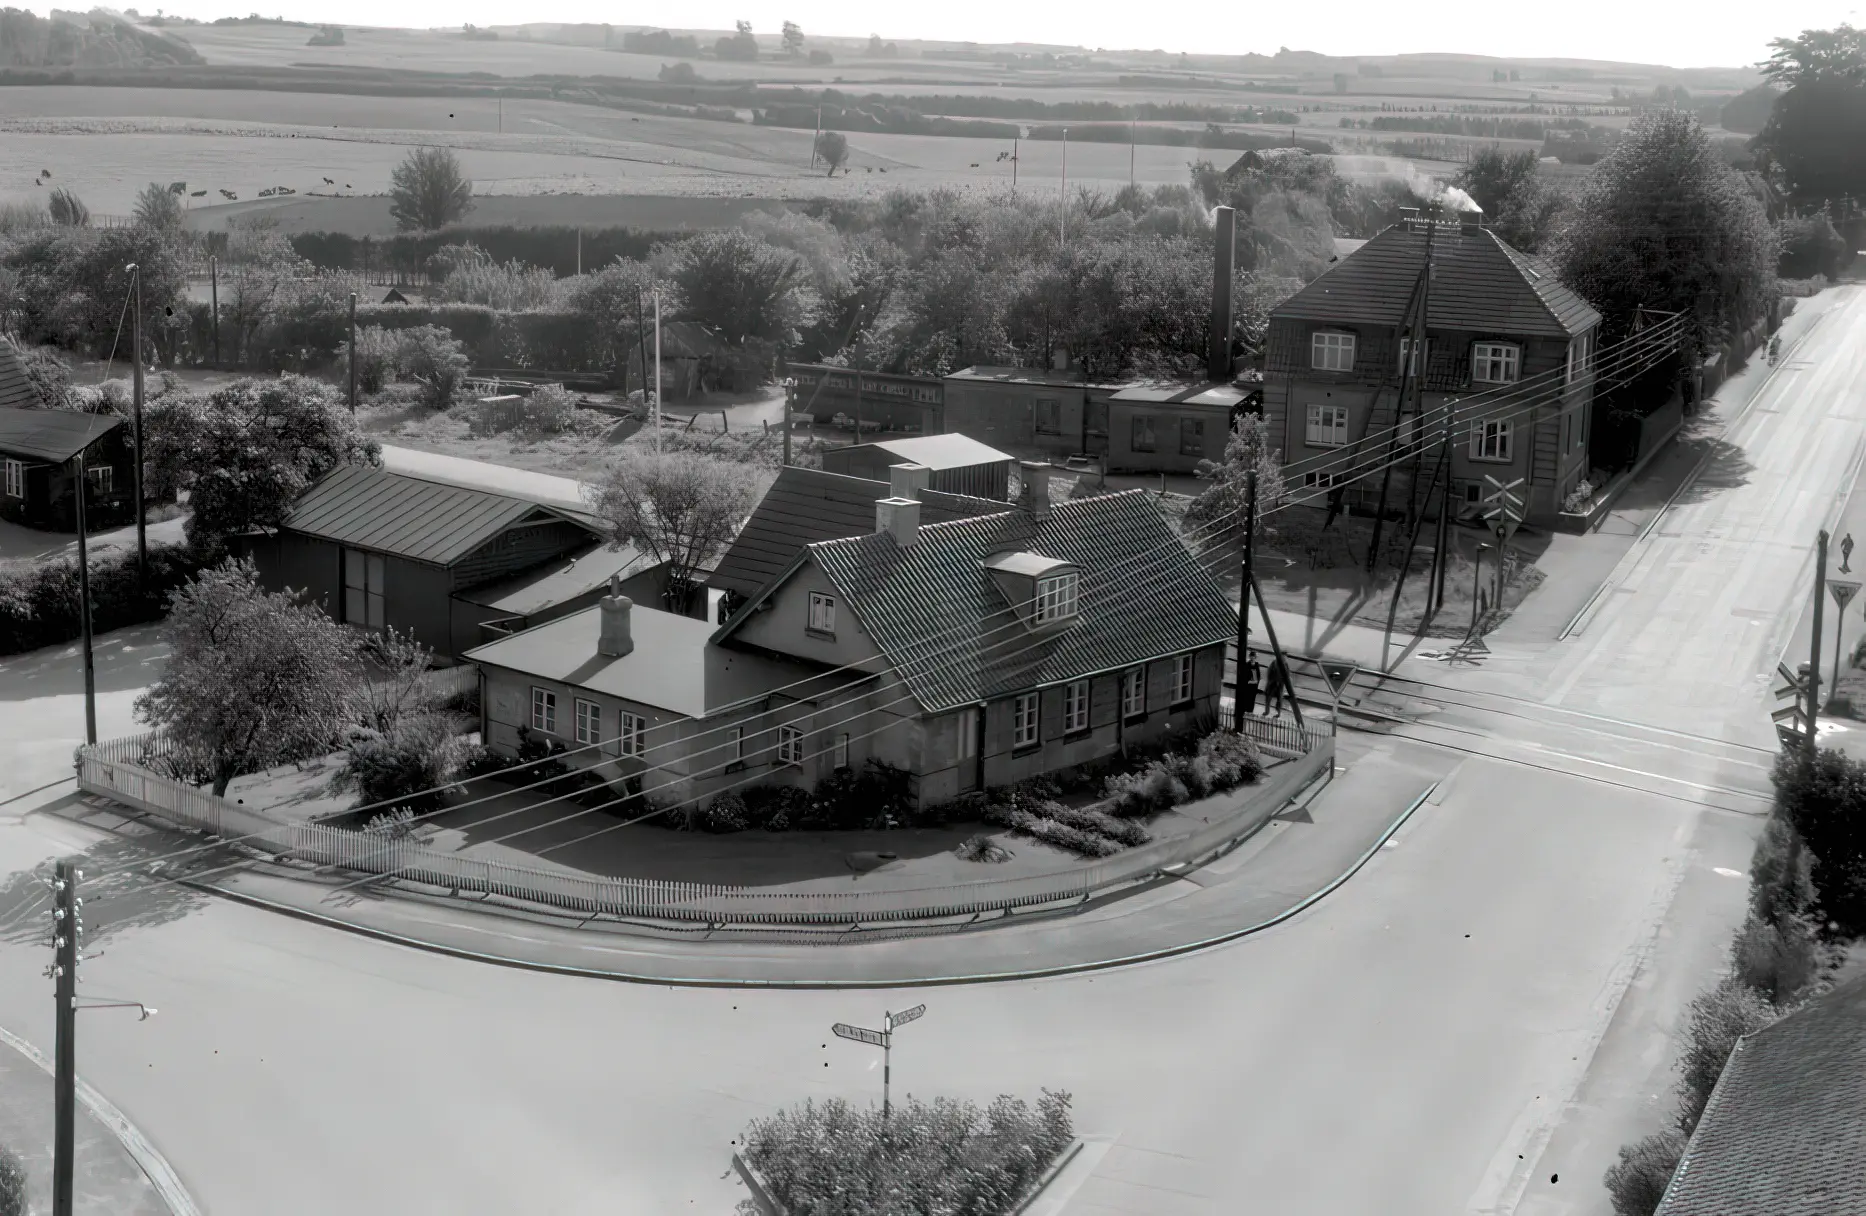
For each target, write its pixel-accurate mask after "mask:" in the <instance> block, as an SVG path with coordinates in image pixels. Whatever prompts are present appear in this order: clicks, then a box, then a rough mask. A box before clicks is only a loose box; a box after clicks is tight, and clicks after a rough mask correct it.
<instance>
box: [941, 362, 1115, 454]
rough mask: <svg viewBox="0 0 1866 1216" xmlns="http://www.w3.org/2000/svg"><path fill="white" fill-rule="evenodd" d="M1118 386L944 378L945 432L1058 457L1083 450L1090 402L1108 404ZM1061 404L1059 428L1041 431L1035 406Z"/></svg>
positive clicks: (1001, 446)
mask: <svg viewBox="0 0 1866 1216" xmlns="http://www.w3.org/2000/svg"><path fill="white" fill-rule="evenodd" d="M1116 387H1117V386H1112V385H1100V384H1088V385H1084V384H1037V383H1032V382H1030V381H1022V382H1005V381H997V380H971V379H966V378H961V377H951V376H949V377H947V379H946V430H947V431H950V432H957V433H959V434H962V435H969V436H971V437H972V438H973V439H976V440H978V441H979V442H980V443H986V444H990V445H991V446H992V447H996V448H1004V449H1006V450H1009V449H1011V448H1014V447H1015V448H1020V449H1027V448H1037V449H1040V450H1042V451H1043V452H1045V453H1048V454H1050V455H1056V456H1072V455H1075V454H1076V453H1078V452H1081V451H1083V450H1084V424H1085V422H1086V421H1087V415H1088V412H1089V407H1090V405H1091V403H1095V404H1099V405H1105V404H1106V402H1107V401H1108V398H1109V397H1111V396H1113V395H1114V393H1115V391H1116ZM1040 400H1053V401H1055V402H1056V403H1057V414H1058V424H1057V426H1056V428H1055V430H1053V431H1052V430H1044V431H1039V430H1037V402H1038V401H1040Z"/></svg>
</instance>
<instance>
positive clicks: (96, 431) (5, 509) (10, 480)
mask: <svg viewBox="0 0 1866 1216" xmlns="http://www.w3.org/2000/svg"><path fill="white" fill-rule="evenodd" d="M10 352H11V348H10V347H9V346H7V344H6V343H4V342H0V359H3V358H4V356H5V355H6V354H9V353H10ZM14 363H15V365H17V363H18V361H17V360H14ZM21 379H22V381H23V379H24V373H23V372H22V373H21ZM0 387H4V384H0ZM25 389H26V392H27V393H30V394H32V395H33V397H34V399H36V398H37V392H36V390H34V389H33V388H32V386H31V384H30V383H27V384H26V385H25ZM79 453H83V455H84V466H85V469H84V475H85V482H86V485H87V486H88V487H89V489H88V491H87V492H86V494H85V496H84V509H85V521H84V522H85V527H86V528H88V529H90V530H92V531H96V530H97V529H99V528H108V527H116V526H118V525H120V524H124V523H127V522H129V521H130V519H131V518H132V517H133V515H134V513H135V504H134V502H133V501H132V498H133V486H132V484H131V478H132V474H133V473H134V471H135V470H134V468H133V467H132V459H133V458H132V456H131V454H130V446H129V443H128V442H127V440H126V439H125V437H124V426H123V420H122V419H121V418H117V417H115V416H113V415H110V414H81V413H78V412H76V411H73V410H54V409H38V408H33V409H5V408H0V518H4V519H9V520H12V521H13V522H14V523H21V524H25V525H27V526H28V527H33V528H49V529H53V530H56V531H60V532H74V531H76V530H77V527H78V520H77V506H78V504H77V497H76V495H75V494H74V493H73V492H72V491H73V488H74V487H75V486H76V485H77V476H78V472H77V464H76V461H77V457H78V455H79Z"/></svg>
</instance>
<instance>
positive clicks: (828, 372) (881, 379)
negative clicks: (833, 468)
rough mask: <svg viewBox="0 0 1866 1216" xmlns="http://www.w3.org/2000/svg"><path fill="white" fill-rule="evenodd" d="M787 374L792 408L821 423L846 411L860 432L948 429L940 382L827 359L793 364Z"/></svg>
mask: <svg viewBox="0 0 1866 1216" xmlns="http://www.w3.org/2000/svg"><path fill="white" fill-rule="evenodd" d="M787 374H788V375H789V377H790V384H789V386H788V387H789V390H790V401H791V406H790V408H791V409H792V410H795V411H797V412H799V413H804V414H809V415H810V416H811V417H813V418H815V419H816V420H817V421H819V422H827V421H829V420H830V419H832V418H835V417H836V416H838V415H841V416H843V417H846V418H848V419H850V420H851V421H852V422H853V423H854V424H855V429H856V433H857V434H860V433H861V432H862V431H870V430H874V431H907V432H910V433H916V434H922V435H934V434H938V433H939V432H941V431H944V430H947V429H948V423H947V420H946V417H945V402H946V395H945V386H944V385H943V384H942V383H941V382H940V381H938V380H931V379H927V378H925V377H922V376H896V375H891V374H888V373H886V372H857V371H855V370H853V369H851V368H847V367H831V366H828V365H827V364H822V363H793V364H791V365H790V367H789V369H788V373H787Z"/></svg>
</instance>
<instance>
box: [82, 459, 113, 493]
mask: <svg viewBox="0 0 1866 1216" xmlns="http://www.w3.org/2000/svg"><path fill="white" fill-rule="evenodd" d="M84 475H85V476H86V477H88V478H90V480H91V492H92V493H93V494H108V493H110V491H112V490H114V489H116V488H117V471H116V469H115V468H113V467H111V466H110V465H107V464H97V465H92V466H90V467H89V468H87V469H85V470H84Z"/></svg>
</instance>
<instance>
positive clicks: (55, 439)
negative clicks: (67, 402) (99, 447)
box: [0, 348, 123, 464]
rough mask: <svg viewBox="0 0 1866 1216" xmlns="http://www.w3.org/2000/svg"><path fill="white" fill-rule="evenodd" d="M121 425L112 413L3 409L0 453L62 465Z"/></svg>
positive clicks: (121, 422) (1, 413) (119, 420)
mask: <svg viewBox="0 0 1866 1216" xmlns="http://www.w3.org/2000/svg"><path fill="white" fill-rule="evenodd" d="M0 349H3V348H0ZM122 425H123V419H121V418H117V417H114V416H112V415H110V414H80V413H76V412H74V411H71V410H16V409H0V452H5V453H7V454H8V455H11V456H29V457H31V458H33V459H34V460H49V461H51V462H52V463H53V464H63V463H64V462H65V461H67V460H70V459H71V458H72V457H73V456H76V455H77V454H78V453H79V452H80V451H82V450H84V449H85V448H88V447H90V446H91V445H92V444H94V443H96V442H97V441H98V440H99V439H102V438H103V437H104V436H105V435H108V434H109V433H110V432H112V431H114V430H116V429H117V428H118V427H120V426H122Z"/></svg>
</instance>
